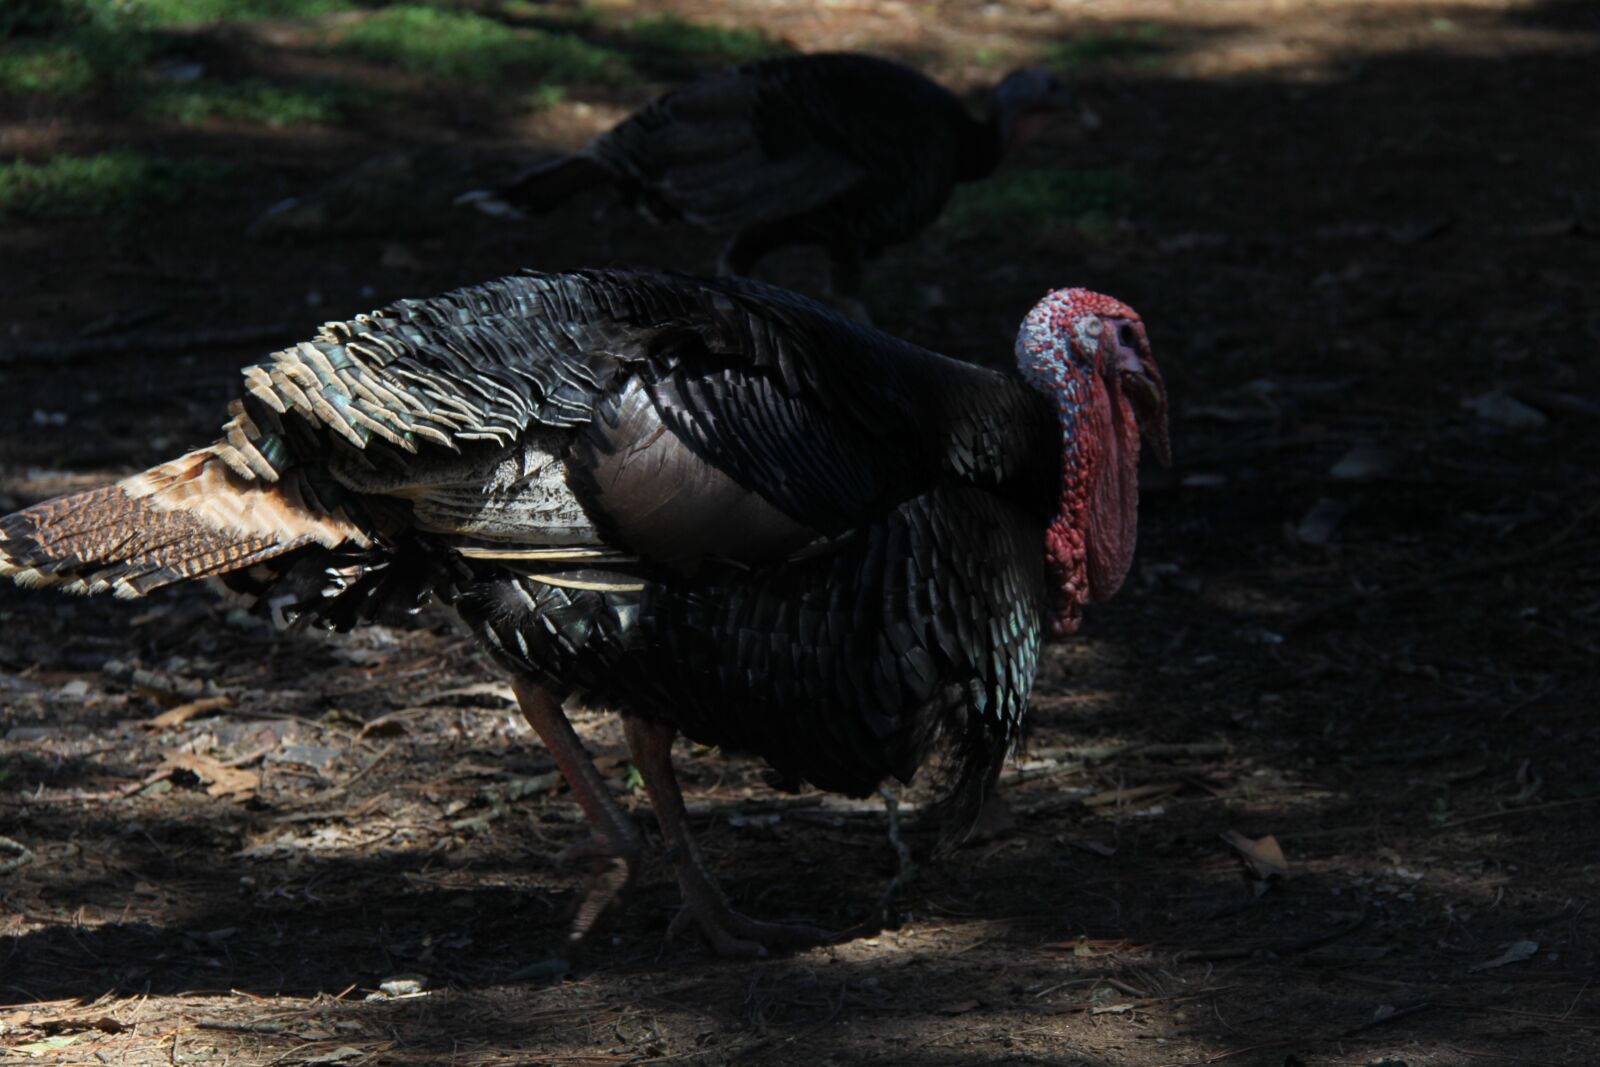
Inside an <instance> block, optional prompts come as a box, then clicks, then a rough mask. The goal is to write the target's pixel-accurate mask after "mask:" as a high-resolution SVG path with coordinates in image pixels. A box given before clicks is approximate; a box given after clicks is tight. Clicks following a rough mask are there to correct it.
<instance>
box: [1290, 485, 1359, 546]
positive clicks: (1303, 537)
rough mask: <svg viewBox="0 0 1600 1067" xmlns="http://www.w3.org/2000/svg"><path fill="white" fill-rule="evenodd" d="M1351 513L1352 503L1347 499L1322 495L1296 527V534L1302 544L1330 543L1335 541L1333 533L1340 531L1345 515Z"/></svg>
mask: <svg viewBox="0 0 1600 1067" xmlns="http://www.w3.org/2000/svg"><path fill="white" fill-rule="evenodd" d="M1349 513H1350V505H1349V504H1348V503H1346V502H1345V501H1343V500H1335V499H1333V498H1332V497H1326V496H1325V497H1322V498H1320V499H1319V500H1318V501H1317V502H1316V503H1315V504H1312V505H1311V510H1309V511H1307V512H1306V514H1305V517H1304V518H1302V519H1301V520H1300V524H1299V525H1298V526H1296V527H1295V528H1294V535H1295V537H1296V539H1298V540H1299V541H1300V543H1301V544H1306V545H1326V544H1329V543H1331V542H1332V541H1333V535H1334V534H1335V533H1337V532H1338V530H1339V524H1340V523H1342V522H1344V517H1345V516H1346V515H1348V514H1349Z"/></svg>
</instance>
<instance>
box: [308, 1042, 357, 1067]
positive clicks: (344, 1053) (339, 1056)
mask: <svg viewBox="0 0 1600 1067" xmlns="http://www.w3.org/2000/svg"><path fill="white" fill-rule="evenodd" d="M363 1055H365V1053H363V1052H362V1051H361V1050H360V1049H358V1048H351V1047H350V1046H349V1045H340V1046H339V1047H338V1048H336V1049H334V1050H333V1051H332V1052H324V1053H323V1054H322V1055H320V1056H309V1057H307V1058H306V1059H303V1060H301V1061H300V1062H301V1063H304V1064H319V1063H343V1062H345V1061H346V1060H354V1059H360V1058H361V1057H362V1056H363Z"/></svg>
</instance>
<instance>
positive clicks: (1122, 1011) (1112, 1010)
mask: <svg viewBox="0 0 1600 1067" xmlns="http://www.w3.org/2000/svg"><path fill="white" fill-rule="evenodd" d="M1132 1010H1133V1005H1132V1004H1102V1005H1100V1006H1099V1007H1097V1008H1090V1009H1089V1014H1090V1015H1126V1014H1128V1013H1129V1012H1130V1011H1132Z"/></svg>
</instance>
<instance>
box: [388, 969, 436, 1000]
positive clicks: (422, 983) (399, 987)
mask: <svg viewBox="0 0 1600 1067" xmlns="http://www.w3.org/2000/svg"><path fill="white" fill-rule="evenodd" d="M378 988H379V989H380V990H381V991H383V992H384V993H387V994H388V995H389V996H391V997H412V996H416V995H417V994H418V993H421V992H422V991H424V990H425V989H427V988H428V979H427V978H425V977H423V976H422V975H420V974H401V975H396V976H395V977H393V978H385V979H384V980H383V981H381V982H379V983H378Z"/></svg>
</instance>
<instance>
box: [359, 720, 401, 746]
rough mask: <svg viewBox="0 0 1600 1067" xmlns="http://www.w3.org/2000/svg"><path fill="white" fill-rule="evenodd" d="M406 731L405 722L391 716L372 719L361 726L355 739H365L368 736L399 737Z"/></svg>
mask: <svg viewBox="0 0 1600 1067" xmlns="http://www.w3.org/2000/svg"><path fill="white" fill-rule="evenodd" d="M405 732H406V724H405V723H404V722H402V721H401V720H400V719H397V718H395V717H393V716H385V717H384V718H381V719H373V720H372V721H371V722H369V723H367V724H366V725H365V726H363V727H362V728H361V732H360V733H358V734H356V740H357V741H365V740H366V739H367V738H369V737H399V736H401V735H402V734H404V733H405Z"/></svg>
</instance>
